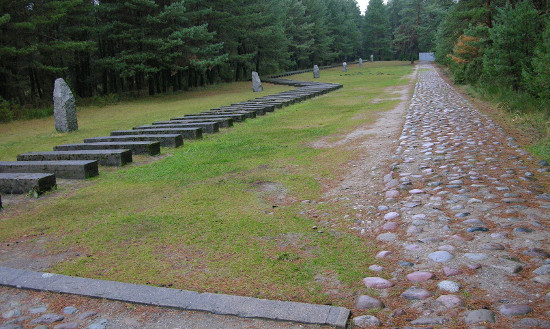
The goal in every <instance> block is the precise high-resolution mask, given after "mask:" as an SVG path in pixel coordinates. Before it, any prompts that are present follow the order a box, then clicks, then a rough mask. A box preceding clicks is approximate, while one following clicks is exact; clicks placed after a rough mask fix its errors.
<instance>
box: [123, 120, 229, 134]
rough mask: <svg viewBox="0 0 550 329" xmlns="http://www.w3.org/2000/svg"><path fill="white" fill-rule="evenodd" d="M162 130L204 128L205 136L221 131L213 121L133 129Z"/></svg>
mask: <svg viewBox="0 0 550 329" xmlns="http://www.w3.org/2000/svg"><path fill="white" fill-rule="evenodd" d="M160 128H202V132H203V133H205V134H213V133H217V132H218V131H220V124H219V123H217V122H213V121H204V122H190V123H167V124H162V125H161V124H156V125H155V124H154V125H145V126H139V127H134V128H133V129H160Z"/></svg>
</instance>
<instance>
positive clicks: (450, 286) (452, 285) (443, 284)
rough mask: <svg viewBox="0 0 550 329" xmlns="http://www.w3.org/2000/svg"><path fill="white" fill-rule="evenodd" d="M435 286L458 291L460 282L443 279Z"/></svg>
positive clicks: (449, 290)
mask: <svg viewBox="0 0 550 329" xmlns="http://www.w3.org/2000/svg"><path fill="white" fill-rule="evenodd" d="M437 287H438V288H439V289H441V290H445V291H448V292H458V291H459V290H460V284H458V283H456V282H454V281H450V280H444V281H441V282H439V283H438V284H437Z"/></svg>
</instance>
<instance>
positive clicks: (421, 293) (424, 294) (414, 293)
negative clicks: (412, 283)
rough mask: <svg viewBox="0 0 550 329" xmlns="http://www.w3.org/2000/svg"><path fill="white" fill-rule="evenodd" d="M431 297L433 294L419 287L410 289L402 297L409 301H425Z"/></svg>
mask: <svg viewBox="0 0 550 329" xmlns="http://www.w3.org/2000/svg"><path fill="white" fill-rule="evenodd" d="M430 296H431V294H430V292H429V291H428V290H426V289H422V288H418V287H412V288H409V289H407V290H405V291H404V292H403V293H402V294H401V297H404V298H406V299H409V300H423V299H426V298H428V297H430Z"/></svg>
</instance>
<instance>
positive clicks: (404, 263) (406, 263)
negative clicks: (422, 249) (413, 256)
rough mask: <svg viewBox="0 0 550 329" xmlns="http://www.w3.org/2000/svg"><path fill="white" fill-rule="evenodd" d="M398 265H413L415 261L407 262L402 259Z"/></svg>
mask: <svg viewBox="0 0 550 329" xmlns="http://www.w3.org/2000/svg"><path fill="white" fill-rule="evenodd" d="M397 265H399V266H401V267H413V266H414V263H411V262H407V261H405V260H400V261H398V262H397Z"/></svg>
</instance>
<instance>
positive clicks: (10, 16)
mask: <svg viewBox="0 0 550 329" xmlns="http://www.w3.org/2000/svg"><path fill="white" fill-rule="evenodd" d="M0 8H1V11H0V29H1V34H0V39H1V40H0V122H6V121H10V120H13V119H19V118H24V117H25V116H29V114H28V113H32V111H30V112H29V111H28V109H30V108H44V107H50V106H51V105H50V103H51V95H52V90H53V81H54V80H55V79H56V78H59V77H63V78H64V79H65V80H66V81H67V82H68V83H69V85H70V86H71V88H72V90H73V93H74V94H75V95H76V96H77V97H78V98H92V97H113V96H112V95H115V97H116V95H127V96H128V95H140V94H143V93H148V94H149V95H154V94H157V93H166V92H175V91H178V90H185V89H188V88H190V87H196V86H202V85H205V84H214V83H218V82H228V81H238V80H246V79H249V78H250V73H251V71H253V70H254V71H258V72H259V73H260V76H262V75H268V74H270V73H276V72H281V71H285V70H295V69H301V68H310V67H312V66H313V65H314V64H318V65H327V64H331V63H338V62H342V61H352V60H357V59H358V58H359V57H362V58H364V59H366V58H369V57H370V55H371V54H373V55H374V59H375V60H407V61H409V60H410V61H414V60H415V59H416V58H417V56H418V52H419V51H422V52H424V51H434V52H435V53H436V57H437V61H438V62H439V63H440V64H442V65H444V66H446V67H448V69H449V71H450V72H451V74H452V76H453V78H454V80H455V81H456V82H458V83H468V84H472V85H482V86H485V89H491V88H492V89H493V90H511V91H513V92H521V93H523V94H526V95H528V96H529V97H531V99H536V100H540V104H542V105H541V106H546V109H547V108H548V107H547V106H548V104H547V103H548V99H550V86H549V83H550V71H549V70H550V24H548V22H549V15H548V13H549V8H550V4H549V0H522V1H519V0H516V1H511V0H467V1H466V0H459V1H453V0H388V1H387V2H386V3H384V2H383V1H382V0H370V3H369V5H368V7H367V10H366V12H365V13H364V15H362V14H361V12H360V11H359V8H358V6H357V3H356V2H355V0H269V1H265V0H186V1H170V0H156V1H154V0H127V1H114V0H92V1H90V0H63V1H51V0H48V1H44V0H42V1H32V2H31V1H21V0H10V1H8V0H0ZM31 116H32V114H31Z"/></svg>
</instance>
